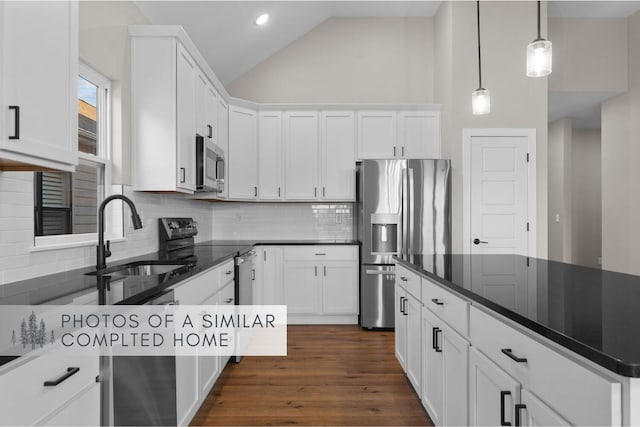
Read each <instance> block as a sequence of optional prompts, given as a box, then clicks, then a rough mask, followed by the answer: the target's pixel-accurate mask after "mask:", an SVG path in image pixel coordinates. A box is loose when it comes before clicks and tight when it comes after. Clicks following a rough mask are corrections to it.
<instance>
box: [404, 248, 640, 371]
mask: <svg viewBox="0 0 640 427" xmlns="http://www.w3.org/2000/svg"><path fill="white" fill-rule="evenodd" d="M396 259H397V260H398V261H399V263H400V264H401V265H404V266H406V267H408V268H409V269H411V270H413V271H415V272H416V273H419V274H422V275H424V276H426V277H428V278H431V279H433V280H434V281H436V282H438V283H439V284H441V285H442V286H444V287H446V288H449V289H451V290H453V291H456V292H458V293H460V294H462V295H463V296H465V297H467V298H468V299H470V300H471V303H472V304H479V305H482V306H485V307H486V308H489V309H491V310H493V311H495V312H497V313H499V314H501V315H503V316H505V317H507V318H509V319H511V320H513V321H514V322H516V323H518V324H520V325H522V326H524V327H526V328H528V329H530V330H532V331H534V332H536V333H539V334H540V335H542V336H544V337H546V338H548V339H550V340H552V341H554V342H556V343H558V344H560V345H562V346H564V347H565V348H568V349H570V350H572V351H574V352H576V353H578V354H580V355H581V356H583V357H585V358H587V359H589V360H591V361H593V362H595V363H597V364H598V365H600V366H603V367H605V368H607V369H609V370H610V371H613V372H615V373H617V374H620V375H623V376H626V377H640V339H638V337H640V277H639V276H634V275H629V274H623V273H617V272H613V271H606V270H599V269H595V268H589V267H582V266H577V265H571V264H565V263H561V262H555V261H548V260H543V259H538V258H527V257H523V256H520V255H443V256H422V255H403V256H400V257H396Z"/></svg>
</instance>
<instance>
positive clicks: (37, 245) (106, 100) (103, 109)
mask: <svg viewBox="0 0 640 427" xmlns="http://www.w3.org/2000/svg"><path fill="white" fill-rule="evenodd" d="M78 76H80V77H82V78H84V79H86V80H87V81H89V82H91V83H93V84H95V85H96V86H97V87H98V91H97V92H98V93H97V97H96V109H97V111H98V112H99V113H98V116H97V120H96V153H97V154H90V153H85V152H83V151H80V150H78V149H77V148H76V150H77V157H78V162H79V163H85V164H90V165H92V166H96V167H101V168H102V171H103V172H102V188H101V190H102V191H100V188H98V190H99V192H101V193H102V194H100V197H99V201H100V202H101V201H102V200H104V199H105V198H106V197H108V196H110V195H111V194H113V193H114V191H113V187H112V175H111V144H112V141H111V126H112V121H111V103H112V91H111V80H110V79H108V78H107V77H106V76H104V75H102V74H101V73H100V72H98V71H96V70H95V69H93V68H91V67H90V66H89V65H87V64H85V63H83V62H82V61H81V62H80V63H79V67H78ZM75 91H76V98H78V96H77V87H76V89H75ZM79 130H80V128H79V126H78V130H76V134H77V133H78V132H79ZM35 179H36V178H35V174H34V180H35ZM99 187H100V186H99ZM35 197H36V195H35V183H34V209H35V208H36V202H35ZM71 209H72V210H73V206H71ZM97 214H98V212H96V215H97ZM113 224H114V222H113V221H108V222H107V224H106V226H105V229H106V230H107V232H106V234H107V236H106V237H107V238H110V239H112V240H116V239H122V237H123V230H122V229H120V230H116V229H115V227H114V226H113ZM97 241H98V233H97V231H96V232H94V233H78V234H59V235H52V236H36V229H35V222H34V227H33V242H34V248H33V250H47V249H58V248H62V247H75V246H88V245H91V244H97Z"/></svg>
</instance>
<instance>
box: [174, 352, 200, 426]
mask: <svg viewBox="0 0 640 427" xmlns="http://www.w3.org/2000/svg"><path fill="white" fill-rule="evenodd" d="M199 388H200V387H199V386H198V356H176V412H177V417H178V425H181V426H184V425H188V424H189V421H191V416H192V415H193V414H194V413H195V410H196V405H197V404H198V397H199V393H198V392H199Z"/></svg>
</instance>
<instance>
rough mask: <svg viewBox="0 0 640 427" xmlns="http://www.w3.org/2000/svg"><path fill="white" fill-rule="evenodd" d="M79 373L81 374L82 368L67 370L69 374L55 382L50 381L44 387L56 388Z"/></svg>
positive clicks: (66, 373)
mask: <svg viewBox="0 0 640 427" xmlns="http://www.w3.org/2000/svg"><path fill="white" fill-rule="evenodd" d="M78 372H80V368H67V372H65V373H64V374H63V375H62V376H60V377H58V378H56V379H55V380H50V381H45V382H44V386H45V387H55V386H57V385H58V384H60V383H61V382H63V381H65V380H67V379H69V378H70V377H72V376H73V375H75V374H77V373H78Z"/></svg>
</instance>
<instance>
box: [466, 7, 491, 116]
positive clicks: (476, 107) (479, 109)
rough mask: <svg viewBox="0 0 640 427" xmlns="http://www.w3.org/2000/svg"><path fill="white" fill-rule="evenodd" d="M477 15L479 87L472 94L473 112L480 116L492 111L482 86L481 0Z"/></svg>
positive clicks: (489, 98) (488, 97)
mask: <svg viewBox="0 0 640 427" xmlns="http://www.w3.org/2000/svg"><path fill="white" fill-rule="evenodd" d="M476 16H477V18H478V89H476V90H474V91H473V93H472V94H471V107H472V111H473V114H474V115H476V116H478V115H481V114H488V113H489V112H490V111H491V97H490V96H489V91H488V90H487V89H485V88H483V87H482V56H481V55H480V0H476Z"/></svg>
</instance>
